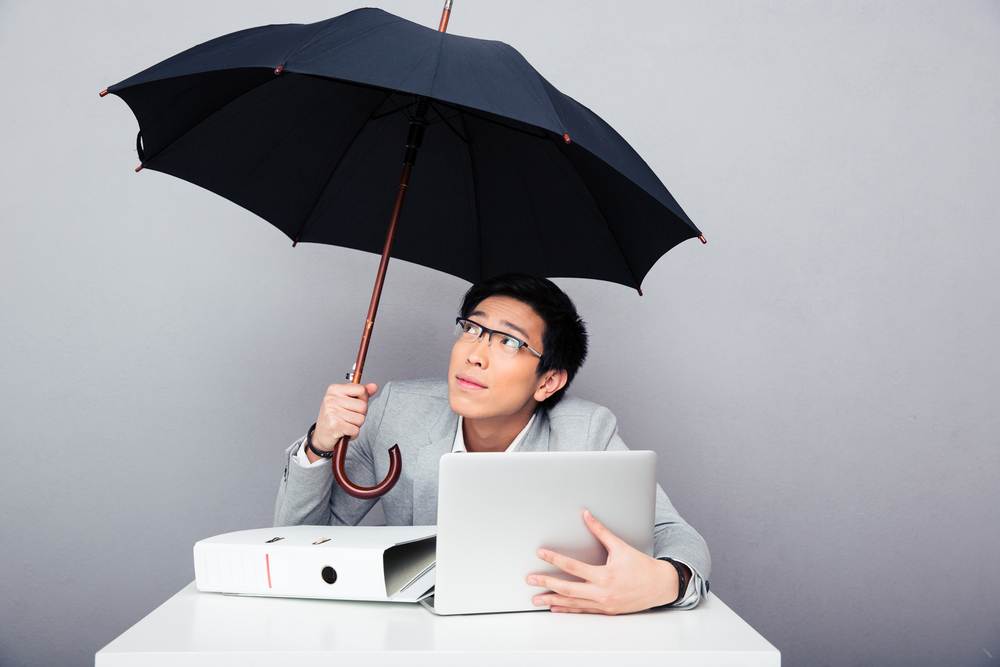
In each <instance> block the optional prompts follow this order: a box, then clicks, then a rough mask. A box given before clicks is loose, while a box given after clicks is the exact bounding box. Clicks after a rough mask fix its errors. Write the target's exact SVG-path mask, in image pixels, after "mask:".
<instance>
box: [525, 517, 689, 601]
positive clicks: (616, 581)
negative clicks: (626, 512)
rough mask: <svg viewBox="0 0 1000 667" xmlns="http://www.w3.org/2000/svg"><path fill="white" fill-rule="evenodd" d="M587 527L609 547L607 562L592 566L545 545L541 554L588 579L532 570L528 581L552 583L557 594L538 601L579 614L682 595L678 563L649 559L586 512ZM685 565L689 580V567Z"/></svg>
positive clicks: (536, 584)
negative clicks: (558, 576)
mask: <svg viewBox="0 0 1000 667" xmlns="http://www.w3.org/2000/svg"><path fill="white" fill-rule="evenodd" d="M583 518H584V521H586V523H587V528H589V529H590V531H591V532H592V533H593V534H594V536H595V537H597V539H599V540H600V541H601V543H602V544H603V545H604V547H605V548H606V549H607V550H608V560H607V563H606V564H605V565H588V564H587V563H582V562H580V561H578V560H574V559H572V558H567V557H566V556H562V555H560V554H557V553H555V552H552V551H548V550H545V549H542V550H539V551H538V557H539V558H541V559H542V560H544V561H545V562H547V563H551V564H552V565H555V566H556V567H558V568H559V569H560V570H562V571H563V572H566V573H567V574H571V575H573V576H574V577H578V578H580V579H583V580H584V581H583V582H573V581H565V580H563V579H559V578H557V577H551V576H546V575H531V576H529V577H528V579H527V582H528V585H529V586H540V587H542V588H547V589H549V590H551V591H553V592H552V593H546V594H543V595H536V596H535V597H534V598H532V602H533V603H534V604H535V606H538V607H545V606H551V610H552V611H553V612H569V613H576V614H607V615H616V614H628V613H631V612H634V611H642V610H644V609H650V608H651V607H660V606H663V605H667V604H670V603H672V602H675V601H678V600H680V599H681V597H682V595H683V593H684V591H681V590H680V579H679V577H678V574H677V568H675V567H674V566H673V565H672V564H671V563H669V562H667V561H664V560H657V559H655V558H650V557H649V556H647V555H646V554H644V553H642V552H641V551H638V550H636V549H634V548H632V547H631V546H629V545H628V544H626V543H625V542H623V541H622V540H620V539H619V538H618V537H616V536H615V535H614V534H613V533H612V532H611V531H610V530H608V529H607V528H606V527H605V526H604V524H602V523H601V522H600V521H598V520H597V519H595V518H594V516H593V515H592V514H591V513H590V512H589V511H586V512H584V513H583ZM681 567H682V569H686V574H687V575H688V579H687V580H688V581H690V569H687V568H685V567H684V566H681Z"/></svg>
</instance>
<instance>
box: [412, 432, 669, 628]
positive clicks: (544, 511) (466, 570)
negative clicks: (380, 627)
mask: <svg viewBox="0 0 1000 667" xmlns="http://www.w3.org/2000/svg"><path fill="white" fill-rule="evenodd" d="M585 509H587V510H590V512H591V513H592V514H593V515H594V516H595V517H596V518H597V519H598V520H599V521H601V522H602V523H603V524H604V525H605V526H607V527H608V529H609V530H611V532H612V533H614V534H615V535H617V536H618V537H619V538H621V539H622V540H624V541H625V542H627V543H628V544H630V545H632V546H633V547H635V548H636V549H638V550H639V551H641V552H643V553H645V554H647V555H650V556H651V555H652V554H653V523H654V513H655V509H656V453H655V452H651V451H626V452H521V453H518V454H515V455H506V454H502V453H499V454H485V453H483V454H470V453H453V454H446V455H445V456H443V457H442V458H441V463H440V479H439V487H438V534H437V564H436V567H435V570H436V573H435V577H436V581H435V586H434V592H433V595H432V596H430V597H426V598H424V599H423V600H420V603H421V604H422V605H424V606H425V607H427V608H428V609H430V610H431V611H433V612H434V613H436V614H441V615H450V614H479V613H493V612H508V611H543V610H545V609H548V607H536V606H534V605H533V604H532V603H531V599H532V597H534V596H535V595H538V594H539V593H544V592H546V591H545V589H542V588H540V587H532V586H528V584H527V583H526V582H525V579H526V578H527V577H528V575H529V574H553V575H555V576H558V577H560V578H564V579H571V578H572V577H570V576H569V575H567V574H565V573H564V572H562V571H561V570H559V569H558V568H555V567H553V566H552V565H549V564H548V563H546V562H545V561H543V560H541V559H539V558H538V556H537V555H536V551H537V550H538V549H539V548H545V549H550V550H553V551H556V552H558V553H561V554H564V555H566V556H570V557H572V558H575V559H577V560H580V561H583V562H586V563H590V564H592V565H603V564H604V563H605V562H606V561H607V550H605V548H604V546H603V545H602V544H601V543H600V542H599V541H598V540H597V538H596V537H594V535H593V534H592V533H591V532H590V530H589V529H588V528H587V526H586V524H585V522H584V520H583V511H584V510H585Z"/></svg>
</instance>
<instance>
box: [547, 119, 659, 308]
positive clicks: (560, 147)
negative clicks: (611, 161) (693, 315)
mask: <svg viewBox="0 0 1000 667" xmlns="http://www.w3.org/2000/svg"><path fill="white" fill-rule="evenodd" d="M560 139H561V137H560ZM549 141H551V142H552V143H554V144H555V145H556V149H557V150H558V151H560V152H562V150H563V148H564V146H565V144H564V143H563V142H562V141H557V140H555V139H553V138H552V137H551V136H550V137H549ZM583 150H587V149H583ZM587 152H588V153H589V152H590V151H587ZM591 155H593V153H591ZM598 159H600V158H598ZM566 162H567V163H568V164H569V166H570V167H572V169H573V171H574V172H576V175H577V176H578V177H579V179H580V181H581V182H584V183H585V182H586V181H585V180H584V178H583V175H582V174H581V173H580V170H579V169H577V168H576V163H575V162H573V161H572V160H566ZM588 192H589V190H588ZM590 199H591V200H592V201H593V202H594V206H595V207H597V210H598V211H600V213H601V219H602V220H604V226H605V228H606V229H607V230H608V234H611V238H612V239H614V241H615V247H616V248H618V254H619V255H620V256H621V258H622V261H623V262H625V268H626V269H628V273H629V275H630V276H632V282H634V283H635V288H636V289H637V290H639V296H642V290H641V289H640V288H639V280H638V279H637V278H636V277H635V271H633V270H632V265H631V264H629V261H628V257H626V255H625V251H624V250H622V244H621V243H619V242H618V236H617V235H616V234H615V231H614V230H613V229H612V228H611V225H609V224H608V216H607V215H606V214H605V213H604V209H602V208H601V203H600V202H599V201H597V198H596V197H594V196H593V195H592V194H591V196H590Z"/></svg>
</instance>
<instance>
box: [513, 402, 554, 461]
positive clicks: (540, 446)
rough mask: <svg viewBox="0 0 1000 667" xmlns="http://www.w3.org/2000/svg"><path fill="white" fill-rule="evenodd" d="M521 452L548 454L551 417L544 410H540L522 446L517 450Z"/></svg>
mask: <svg viewBox="0 0 1000 667" xmlns="http://www.w3.org/2000/svg"><path fill="white" fill-rule="evenodd" d="M517 451H519V452H547V451H549V416H548V414H547V413H546V412H545V411H544V410H539V411H538V412H537V414H536V415H535V421H534V423H532V424H531V428H530V429H528V432H527V434H525V436H524V440H522V441H521V446H520V447H518V448H517Z"/></svg>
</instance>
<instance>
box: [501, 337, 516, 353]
mask: <svg viewBox="0 0 1000 667" xmlns="http://www.w3.org/2000/svg"><path fill="white" fill-rule="evenodd" d="M500 343H501V344H502V345H505V346H506V347H509V348H513V349H515V350H516V349H518V348H519V347H521V341H519V340H518V339H516V338H511V337H510V336H504V337H503V340H501V341H500Z"/></svg>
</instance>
